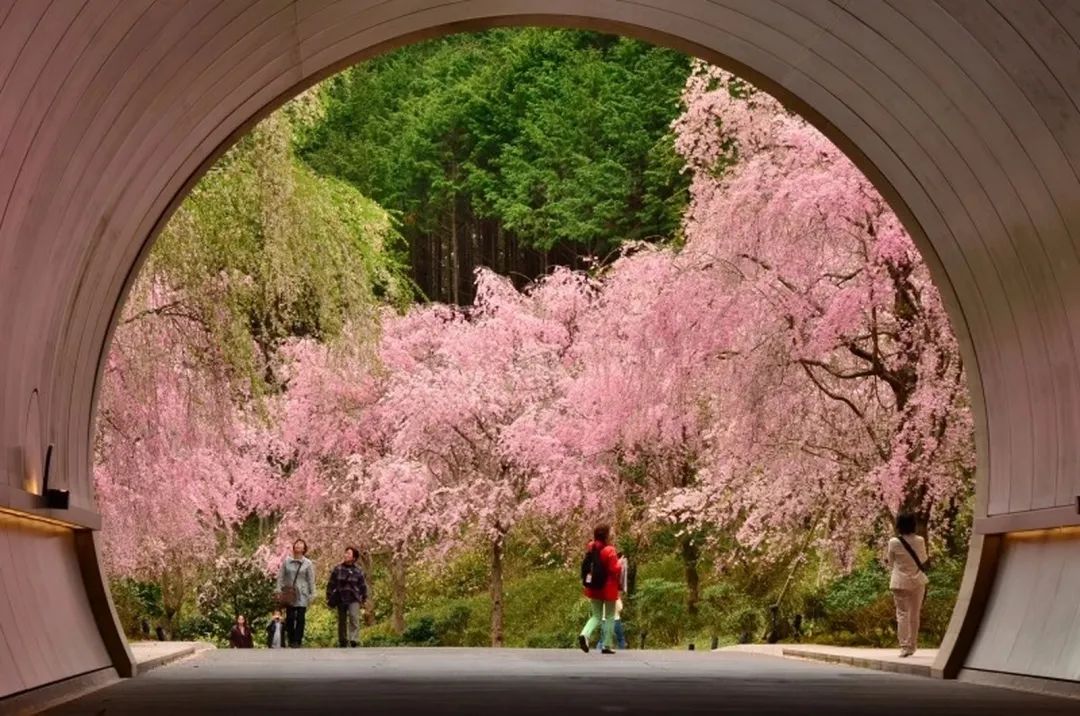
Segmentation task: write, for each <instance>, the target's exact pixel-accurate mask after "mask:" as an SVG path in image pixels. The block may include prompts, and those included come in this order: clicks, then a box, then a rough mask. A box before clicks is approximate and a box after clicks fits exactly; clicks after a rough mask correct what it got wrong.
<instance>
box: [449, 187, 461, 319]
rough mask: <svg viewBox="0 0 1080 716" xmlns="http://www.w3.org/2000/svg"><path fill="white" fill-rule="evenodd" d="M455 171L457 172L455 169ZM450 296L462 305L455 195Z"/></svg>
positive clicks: (452, 214) (457, 304) (454, 302)
mask: <svg viewBox="0 0 1080 716" xmlns="http://www.w3.org/2000/svg"><path fill="white" fill-rule="evenodd" d="M454 173H455V174H456V173H457V170H456V169H455V171H454ZM450 298H451V302H452V303H453V304H454V305H455V306H460V305H461V239H460V237H459V236H458V202H457V196H456V195H455V196H454V199H453V201H452V202H451V205H450Z"/></svg>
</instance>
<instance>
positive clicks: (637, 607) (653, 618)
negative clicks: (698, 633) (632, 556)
mask: <svg viewBox="0 0 1080 716" xmlns="http://www.w3.org/2000/svg"><path fill="white" fill-rule="evenodd" d="M631 601H632V602H633V606H634V611H633V615H634V621H635V622H636V623H637V625H638V627H639V628H640V629H641V630H642V631H644V632H646V633H647V634H648V637H647V640H648V641H647V644H649V645H654V646H659V645H661V644H663V645H668V644H678V643H679V642H681V641H682V639H683V637H684V636H686V635H688V634H690V633H692V632H693V627H694V625H693V624H692V623H691V622H690V620H689V616H688V614H687V611H686V584H684V583H683V582H675V581H670V580H667V579H657V578H652V579H645V580H642V581H641V582H639V583H638V591H637V594H635V595H634V596H633V599H632V600H631Z"/></svg>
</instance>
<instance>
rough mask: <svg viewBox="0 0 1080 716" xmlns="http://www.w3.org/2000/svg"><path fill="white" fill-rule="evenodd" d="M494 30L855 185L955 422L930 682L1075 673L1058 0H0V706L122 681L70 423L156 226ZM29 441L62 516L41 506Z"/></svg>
mask: <svg viewBox="0 0 1080 716" xmlns="http://www.w3.org/2000/svg"><path fill="white" fill-rule="evenodd" d="M495 25H549V26H564V27H576V28H587V29H597V30H603V31H607V32H614V33H619V34H625V35H630V36H635V37H638V38H641V39H644V40H649V41H652V42H655V43H657V44H663V45H668V46H671V47H675V48H677V49H680V50H683V51H685V52H687V53H690V54H695V55H698V56H700V57H703V58H705V59H707V60H710V61H713V62H715V63H717V64H719V65H722V66H724V67H726V68H727V69H730V70H732V71H734V72H736V73H737V74H740V75H742V76H744V77H746V78H748V79H750V80H751V81H753V82H755V83H757V84H759V85H760V86H762V87H763V88H764V89H766V90H768V91H769V92H771V93H773V94H774V95H776V96H777V97H779V98H780V99H781V100H782V101H784V102H785V103H786V104H787V105H788V106H790V107H791V108H792V109H794V110H796V111H798V112H800V113H801V114H803V115H804V116H805V117H807V118H808V119H809V120H810V121H812V122H813V123H814V124H815V125H817V126H818V127H819V128H820V129H822V130H823V131H824V132H825V133H826V134H827V135H828V136H829V137H830V138H831V139H832V140H833V141H835V142H836V143H837V144H838V145H839V146H840V147H841V148H842V149H844V151H846V152H847V153H848V154H849V156H851V157H852V158H853V159H854V160H855V161H856V163H857V164H858V165H859V166H860V168H861V169H862V170H863V171H864V172H865V173H866V174H867V175H868V176H869V177H870V178H871V179H872V180H873V181H874V182H875V184H876V185H877V186H878V188H879V189H880V190H881V191H882V193H883V194H884V195H885V196H886V198H888V199H889V201H890V203H891V204H892V205H893V207H894V208H895V209H896V210H897V213H898V214H899V215H900V216H901V218H902V219H903V220H904V222H905V224H906V225H907V227H908V229H909V230H910V231H911V233H912V234H913V235H914V236H915V237H916V240H917V243H918V244H919V246H920V249H921V250H922V251H923V254H924V256H925V257H926V259H927V262H928V263H929V264H930V267H931V271H932V273H933V275H934V279H935V281H936V282H937V284H938V286H939V288H940V289H941V291H942V295H943V297H944V299H945V301H946V304H947V306H948V308H949V311H950V316H951V318H952V321H953V325H954V330H955V331H956V333H957V337H958V340H959V341H960V343H961V345H962V349H963V351H964V359H965V361H966V362H967V365H968V368H969V375H970V376H971V377H970V381H971V384H970V387H971V392H972V402H973V408H974V411H975V416H976V442H977V451H978V470H977V478H976V479H977V490H976V492H977V498H976V506H975V530H974V531H975V535H974V536H973V539H972V543H971V547H970V553H969V559H968V566H967V571H966V573H965V577H964V582H963V586H962V589H961V594H960V598H959V600H958V603H957V606H956V610H955V612H954V614H953V619H952V623H951V625H950V628H949V633H948V635H947V637H946V641H945V643H944V644H943V645H942V649H941V652H940V654H939V657H938V662H937V664H936V665H935V670H936V671H937V672H938V673H939V674H940V675H942V676H946V677H954V676H957V675H959V676H962V677H968V678H971V679H975V680H982V681H990V682H995V683H1002V682H1010V683H1021V684H1035V685H1046V684H1056V685H1057V686H1058V687H1062V686H1065V687H1068V688H1073V687H1080V602H1078V601H1077V600H1076V599H1075V595H1076V594H1077V593H1080V497H1078V495H1080V3H1077V2H1075V1H1073V0H1030V1H1029V2H1023V3H1021V2H1013V1H1011V0H937V2H930V1H929V0H236V1H235V2H220V3H216V2H208V1H207V0H186V1H171V0H138V1H133V2H126V1H125V2H120V1H118V0H87V1H86V2H83V3H75V2H69V1H68V0H3V1H0V337H2V338H0V446H2V448H3V452H2V455H3V463H2V465H3V472H2V473H0V698H3V697H4V696H8V695H12V694H16V693H20V692H24V691H29V690H32V689H36V688H39V687H42V686H45V685H48V684H52V683H56V682H62V681H64V680H66V679H71V678H73V677H79V676H86V675H92V674H104V673H111V671H110V670H115V672H116V673H119V674H120V675H122V676H126V675H130V674H131V673H132V672H133V669H134V666H133V663H132V658H131V653H130V650H129V649H128V648H127V645H126V642H125V641H124V637H123V634H122V633H121V632H120V630H119V627H118V625H117V622H116V618H115V614H114V610H113V609H112V606H111V601H110V597H109V595H108V590H107V588H106V586H105V581H104V578H103V575H102V572H101V568H100V561H99V555H98V549H97V541H96V537H95V530H96V529H98V528H99V527H100V517H99V515H98V514H97V511H96V509H95V506H94V497H93V488H92V481H91V461H92V441H93V411H94V403H95V393H96V389H97V383H98V380H99V373H100V369H101V365H102V363H103V361H104V358H105V355H106V353H107V350H108V343H109V338H110V335H111V331H112V328H113V326H114V323H115V320H116V316H117V314H118V312H119V309H120V306H121V305H122V303H123V298H124V295H125V291H126V288H127V286H128V284H129V282H130V280H131V278H132V277H133V276H134V275H135V272H136V271H137V270H138V268H139V266H140V265H141V261H142V257H143V256H144V255H145V252H146V251H147V250H148V248H149V246H150V244H151V243H152V241H153V238H154V237H155V235H156V233H157V231H158V230H159V229H160V227H161V226H162V225H163V223H164V221H165V220H166V219H167V218H168V216H169V214H170V213H171V212H172V210H173V209H174V208H175V207H176V206H177V205H178V204H179V202H180V201H181V200H182V199H183V197H184V195H185V194H186V192H187V190H188V189H190V187H191V186H192V185H193V184H194V182H195V181H196V180H197V178H198V177H199V176H200V175H201V173H202V172H203V171H205V169H206V168H207V167H209V165H210V164H211V163H212V161H213V160H214V159H215V158H216V157H217V156H219V155H220V153H221V152H223V151H224V150H225V149H226V148H227V147H228V146H229V145H230V144H231V143H232V142H233V141H234V140H235V139H236V138H237V137H239V136H240V135H241V134H242V133H243V132H244V131H246V129H247V128H249V127H250V126H251V125H252V124H253V123H254V122H255V121H257V120H258V119H259V118H261V117H263V116H265V115H266V114H267V113H268V112H269V111H271V110H272V109H273V108H275V107H277V106H279V105H280V104H281V103H282V102H284V101H285V100H286V99H288V98H289V97H291V96H293V95H295V94H296V93H297V92H298V91H300V90H302V89H303V88H305V87H307V86H310V85H311V84H313V83H314V82H316V81H318V80H319V79H321V78H323V77H326V76H328V75H329V74H331V73H333V72H335V71H337V70H339V69H341V68H343V67H345V66H347V65H349V64H352V63H354V62H356V61H358V60H360V59H363V58H365V57H369V56H371V55H374V54H376V53H378V52H381V51H385V50H386V49H389V48H392V47H395V46H399V45H402V44H405V43H408V42H413V41H417V40H419V39H423V38H427V37H434V36H438V35H444V34H449V33H452V32H460V31H467V30H476V29H481V28H484V27H490V26H495ZM49 444H52V445H54V446H55V451H54V454H53V456H52V460H51V467H50V469H49V481H50V487H60V488H65V489H68V490H69V491H70V500H71V504H70V506H69V507H68V508H66V509H54V508H50V507H49V506H47V504H46V501H45V499H44V498H43V497H42V496H41V494H40V493H41V489H42V480H43V478H44V472H45V463H46V461H45V457H44V455H43V454H42V453H43V449H44V446H46V445H49ZM43 565H49V568H48V569H44V568H42V566H43Z"/></svg>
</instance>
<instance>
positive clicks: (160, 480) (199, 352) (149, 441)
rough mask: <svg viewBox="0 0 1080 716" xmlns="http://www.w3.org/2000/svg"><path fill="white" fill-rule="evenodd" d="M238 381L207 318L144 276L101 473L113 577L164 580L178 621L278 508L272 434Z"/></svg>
mask: <svg viewBox="0 0 1080 716" xmlns="http://www.w3.org/2000/svg"><path fill="white" fill-rule="evenodd" d="M233 385H234V383H233V382H232V381H231V380H230V378H229V366H228V365H227V361H226V360H225V358H224V357H223V356H222V354H221V350H220V348H219V347H218V345H217V344H216V341H215V340H214V338H213V335H212V332H211V331H210V330H209V328H208V327H207V326H205V325H204V324H203V323H202V321H201V320H200V314H199V313H198V311H196V310H193V308H192V306H191V305H190V304H188V303H187V302H186V301H185V300H184V296H183V295H182V294H180V293H178V292H176V291H172V290H170V289H167V288H165V287H164V286H162V285H161V284H160V283H155V282H152V281H151V280H149V279H146V278H144V279H143V280H141V281H140V282H139V283H138V284H137V285H136V287H135V289H134V291H133V293H132V297H131V298H130V299H129V302H128V305H127V307H126V310H125V313H124V318H123V319H122V322H121V325H120V327H119V328H118V330H117V333H116V337H115V339H114V341H113V347H112V351H111V353H110V354H109V360H108V363H107V365H106V367H105V376H104V380H103V381H102V395H101V402H100V408H99V412H98V421H99V423H100V426H99V427H100V428H101V429H100V430H99V432H98V441H97V444H96V464H95V471H94V475H95V486H96V490H97V496H98V503H99V505H100V509H101V512H102V518H103V519H102V523H103V552H104V557H105V560H106V565H107V568H108V570H109V572H110V574H112V575H114V576H131V577H139V578H143V579H149V580H154V581H157V582H159V583H160V585H161V587H162V592H163V598H164V602H165V609H166V617H167V619H169V621H170V622H171V621H172V620H173V619H174V618H175V616H176V614H177V613H178V612H179V610H180V607H181V605H182V604H183V603H184V600H185V598H186V597H187V595H188V594H189V593H190V590H191V589H193V588H194V586H195V584H196V582H197V580H198V577H199V574H200V572H201V571H202V570H205V569H206V568H208V567H209V566H210V565H212V564H213V562H214V560H215V559H216V557H217V556H218V554H219V551H220V550H221V549H222V548H223V547H227V546H228V544H229V542H230V541H231V540H232V538H233V532H234V530H235V528H236V527H237V526H239V525H240V524H241V523H242V522H243V521H244V520H245V519H247V518H248V517H249V516H251V515H252V514H258V513H260V512H263V511H266V510H268V509H270V508H271V506H272V505H273V504H274V503H275V502H276V495H275V494H274V488H273V484H274V483H273V480H272V479H271V472H272V470H271V466H270V465H268V463H267V462H266V461H265V455H266V444H265V439H266V436H265V435H266V434H265V430H264V428H263V425H262V423H261V422H260V420H259V419H258V417H257V416H256V415H253V414H251V413H249V412H247V411H246V410H245V409H243V408H242V407H238V401H237V400H236V396H235V395H234V393H233ZM241 404H242V403H241Z"/></svg>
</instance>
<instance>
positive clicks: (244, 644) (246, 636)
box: [229, 614, 255, 649]
mask: <svg viewBox="0 0 1080 716" xmlns="http://www.w3.org/2000/svg"><path fill="white" fill-rule="evenodd" d="M229 646H230V647H232V648H233V649H251V648H254V646H255V642H254V641H253V640H252V638H251V629H249V628H248V625H247V620H245V619H244V615H243V614H237V615H236V623H235V624H233V628H232V631H230V632H229Z"/></svg>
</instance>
